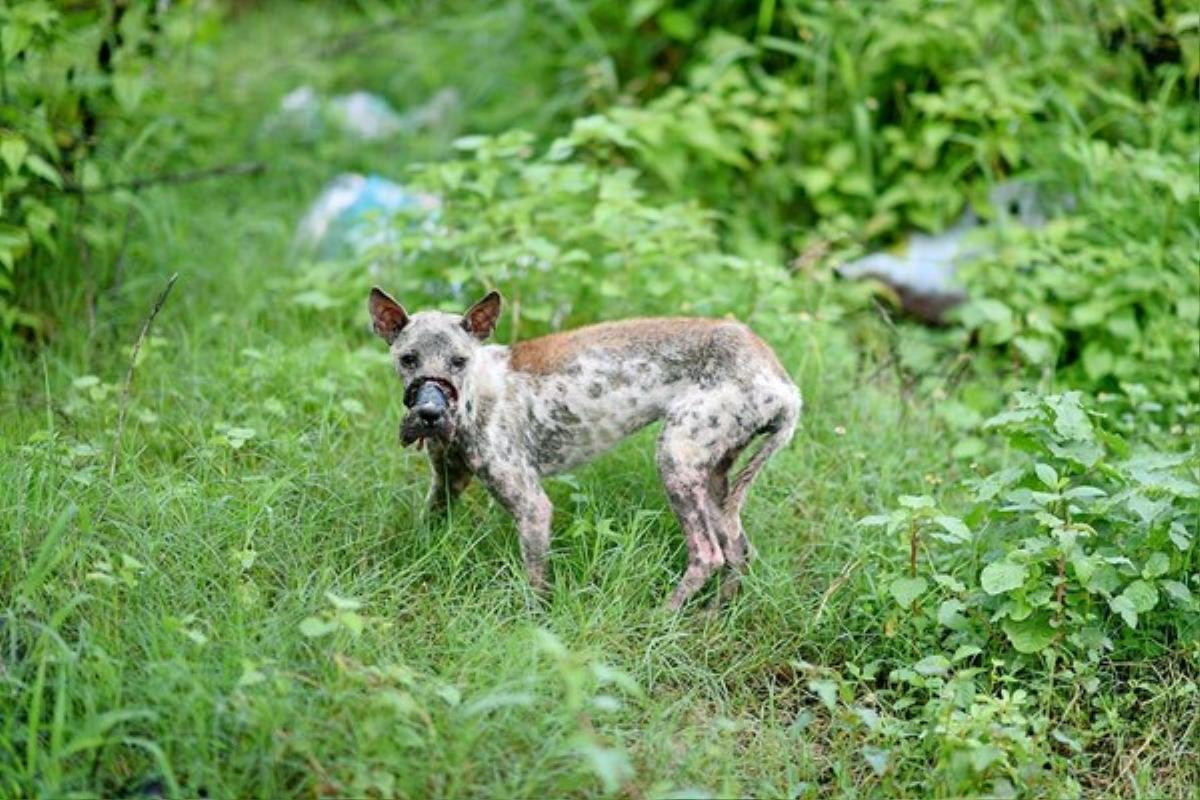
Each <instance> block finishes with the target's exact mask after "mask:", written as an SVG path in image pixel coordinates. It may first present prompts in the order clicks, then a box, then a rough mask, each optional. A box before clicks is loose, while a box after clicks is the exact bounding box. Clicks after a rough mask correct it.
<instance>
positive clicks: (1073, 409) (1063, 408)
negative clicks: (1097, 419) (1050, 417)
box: [1046, 392, 1095, 442]
mask: <svg viewBox="0 0 1200 800" xmlns="http://www.w3.org/2000/svg"><path fill="white" fill-rule="evenodd" d="M1080 397H1081V395H1080V393H1079V392H1067V393H1066V394H1062V395H1057V396H1056V395H1051V396H1049V397H1047V398H1046V404H1047V405H1049V406H1050V407H1051V408H1052V409H1053V410H1054V430H1055V431H1056V432H1057V433H1058V435H1059V436H1061V437H1063V438H1064V439H1067V440H1069V441H1077V442H1091V441H1093V440H1094V438H1095V436H1094V434H1093V431H1092V422H1091V420H1089V419H1088V416H1087V412H1086V411H1084V410H1083V405H1082V403H1081V401H1080Z"/></svg>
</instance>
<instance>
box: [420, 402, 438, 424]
mask: <svg viewBox="0 0 1200 800" xmlns="http://www.w3.org/2000/svg"><path fill="white" fill-rule="evenodd" d="M413 413H414V414H416V415H417V417H419V418H420V419H421V420H422V421H423V422H437V421H438V420H439V419H441V417H442V413H443V409H441V408H438V407H437V406H436V405H433V404H432V403H426V404H422V405H419V406H417V407H416V408H414V409H413Z"/></svg>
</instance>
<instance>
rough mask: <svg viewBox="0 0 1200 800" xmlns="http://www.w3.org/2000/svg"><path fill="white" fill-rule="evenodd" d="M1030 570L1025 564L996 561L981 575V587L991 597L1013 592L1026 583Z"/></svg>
mask: <svg viewBox="0 0 1200 800" xmlns="http://www.w3.org/2000/svg"><path fill="white" fill-rule="evenodd" d="M1028 576H1029V569H1028V568H1027V567H1026V566H1025V565H1024V564H1014V563H1013V562H1011V561H996V562H994V563H992V564H988V565H987V566H986V567H984V568H983V572H981V573H980V574H979V585H980V586H982V587H983V590H984V591H985V592H987V593H988V594H990V595H998V594H1003V593H1005V592H1008V591H1012V590H1013V589H1016V588H1017V587H1019V586H1021V585H1023V584H1024V583H1025V578H1027V577H1028Z"/></svg>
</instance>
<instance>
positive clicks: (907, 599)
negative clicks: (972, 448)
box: [862, 392, 1200, 661]
mask: <svg viewBox="0 0 1200 800" xmlns="http://www.w3.org/2000/svg"><path fill="white" fill-rule="evenodd" d="M1098 420H1099V417H1098V416H1097V415H1095V413H1094V412H1090V411H1089V410H1087V408H1086V407H1085V405H1084V401H1083V397H1082V395H1081V394H1080V393H1078V392H1068V393H1066V394H1062V395H1045V396H1038V395H1033V394H1029V393H1022V394H1019V395H1018V396H1017V399H1016V403H1015V407H1014V408H1012V409H1010V410H1008V411H1005V412H1003V413H1001V414H999V415H997V416H996V417H993V418H992V419H990V420H988V421H987V422H986V423H985V428H986V429H987V430H991V431H993V432H995V433H998V434H1000V435H1002V436H1003V437H1004V438H1005V439H1007V441H1008V442H1009V444H1010V445H1011V446H1012V447H1013V448H1015V449H1017V450H1019V451H1023V452H1025V453H1027V456H1026V457H1025V458H1023V459H1021V460H1020V461H1018V462H1017V463H1015V464H1013V465H1012V466H1009V467H1006V468H1004V469H1001V470H999V471H997V472H993V473H991V474H989V475H985V476H983V477H980V478H978V479H975V480H973V481H971V482H970V483H969V486H970V499H971V501H972V502H973V505H972V507H971V508H970V509H969V510H968V512H967V513H965V514H963V515H962V516H961V519H960V518H959V517H954V516H950V515H947V514H945V513H944V512H941V511H939V510H937V508H936V504H935V501H934V500H933V498H930V497H926V496H922V497H901V498H900V507H899V508H898V509H896V510H895V511H893V512H891V513H890V514H887V515H880V516H875V517H868V518H866V519H864V520H863V521H862V522H863V524H865V525H885V526H886V527H887V528H888V530H889V531H892V532H897V533H902V534H904V535H905V536H906V537H907V538H908V539H909V542H910V546H909V554H910V570H909V574H906V575H901V576H897V577H896V578H894V579H893V580H892V582H891V584H890V586H889V591H890V593H891V595H892V597H893V598H894V599H895V601H896V603H897V604H898V605H899V606H900V607H901V608H902V609H904V610H910V609H911V613H913V614H914V615H917V616H921V617H924V618H925V619H926V620H927V621H928V624H933V625H935V626H936V629H937V630H941V631H943V635H944V638H945V643H946V644H947V645H948V646H958V647H970V648H973V649H974V650H975V651H976V652H979V648H981V647H987V646H988V645H989V643H990V642H991V641H992V640H993V637H994V636H996V635H997V634H1000V633H1003V636H1004V638H1005V639H1006V640H1007V642H1008V644H1009V645H1010V646H1011V647H1012V648H1014V649H1015V650H1016V651H1017V652H1019V653H1026V654H1033V653H1043V652H1051V651H1054V652H1061V653H1065V654H1068V655H1077V656H1083V657H1086V658H1087V659H1088V660H1091V661H1095V660H1097V659H1099V658H1100V657H1101V656H1103V655H1104V654H1106V653H1108V652H1110V651H1112V650H1114V649H1116V647H1117V644H1116V643H1115V641H1114V640H1119V639H1120V637H1121V630H1122V629H1128V630H1133V629H1137V628H1139V626H1140V627H1141V628H1148V629H1149V630H1150V631H1151V632H1152V634H1151V635H1153V636H1157V637H1175V636H1180V637H1182V636H1183V635H1185V632H1189V631H1190V632H1192V633H1194V632H1195V631H1196V629H1197V626H1198V624H1200V621H1198V618H1197V617H1196V611H1197V604H1196V601H1195V598H1194V597H1193V593H1192V589H1191V587H1190V585H1189V584H1192V585H1197V581H1198V580H1200V576H1198V575H1197V574H1196V572H1195V554H1196V544H1195V540H1196V527H1197V516H1196V500H1197V498H1200V484H1198V483H1197V480H1196V475H1197V470H1198V469H1200V460H1198V459H1197V456H1196V454H1195V453H1189V454H1167V453H1158V452H1151V451H1131V448H1130V447H1129V445H1128V444H1127V443H1126V442H1125V441H1124V440H1123V439H1122V438H1120V436H1118V435H1117V434H1115V433H1112V432H1110V431H1107V430H1105V429H1104V428H1102V427H1098V425H1097V422H1098ZM922 531H930V532H929V534H928V538H929V539H932V544H933V545H934V546H932V547H930V548H929V549H928V550H927V551H925V552H926V553H927V563H926V564H925V565H924V566H925V569H923V570H918V561H917V552H918V542H919V541H921V535H922ZM943 545H945V546H943ZM964 548H965V549H967V552H969V553H970V557H968V558H964ZM926 571H930V572H931V573H932V574H931V578H932V583H931V582H930V581H928V580H926V578H925V577H924V576H923V575H920V574H918V572H926ZM931 586H934V587H936V589H935V596H934V600H933V602H931V603H930V604H929V605H928V606H927V607H925V608H922V607H920V606H914V603H916V601H917V600H918V598H920V597H922V596H923V595H925V593H926V591H927V590H928V589H929V588H930V587H931Z"/></svg>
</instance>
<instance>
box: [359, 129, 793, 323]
mask: <svg viewBox="0 0 1200 800" xmlns="http://www.w3.org/2000/svg"><path fill="white" fill-rule="evenodd" d="M594 134H595V132H594V130H593V128H592V126H590V125H588V124H585V123H583V122H580V123H577V124H576V125H575V128H574V130H573V131H572V133H571V135H570V136H567V137H564V138H561V139H558V140H556V141H555V142H554V143H553V144H552V145H551V146H550V147H549V149H548V150H547V151H546V152H545V153H543V154H542V155H541V156H536V155H535V152H536V151H535V148H534V146H533V137H532V136H531V135H530V134H527V133H524V132H520V131H513V132H509V133H505V134H502V135H500V136H496V137H487V136H473V137H469V138H465V139H461V140H459V141H458V142H457V143H456V146H457V147H458V149H459V150H460V151H463V152H464V153H467V154H470V157H468V158H461V159H457V160H451V161H445V162H440V163H437V164H430V165H426V166H424V167H422V168H421V169H420V170H419V171H418V173H417V180H418V182H419V183H421V184H422V185H423V186H424V187H426V188H428V189H430V190H432V191H435V192H438V193H439V194H441V195H442V196H443V203H444V215H443V217H442V220H441V222H442V226H443V227H442V229H441V230H440V231H439V232H437V233H436V234H434V235H432V236H430V235H428V234H426V233H422V232H413V231H411V230H407V229H405V230H404V232H403V233H402V235H401V239H402V244H401V248H400V255H399V257H398V260H399V262H400V265H401V270H400V274H401V276H402V280H403V281H404V283H405V284H407V285H408V286H410V287H414V288H416V289H417V290H418V291H419V290H420V289H422V288H424V289H425V291H426V292H428V293H431V294H439V293H442V292H439V291H438V289H439V288H441V289H442V290H443V291H444V290H445V289H450V290H451V291H452V292H453V291H454V290H456V289H458V290H459V292H458V293H459V295H460V296H462V294H463V293H462V291H461V289H459V287H462V286H463V285H464V284H466V283H468V282H469V281H472V280H480V279H481V278H482V279H483V280H485V281H487V282H489V283H491V284H492V285H497V286H501V287H504V288H505V289H506V291H507V292H508V293H509V295H510V308H511V310H512V315H513V316H512V320H513V330H512V334H513V335H517V333H518V331H517V328H518V327H519V326H521V325H522V324H524V325H528V326H530V327H533V328H534V330H545V329H546V328H547V327H551V326H553V327H558V326H562V325H570V324H573V323H578V322H580V321H586V320H590V319H593V318H595V317H596V316H597V315H599V314H603V316H605V317H620V316H626V315H632V314H638V313H650V312H655V311H657V312H659V313H662V312H663V311H664V310H666V307H665V306H664V304H665V303H667V302H669V301H670V299H671V298H682V302H680V303H679V305H678V307H677V309H676V310H677V311H679V312H682V313H697V314H709V315H712V314H719V313H721V312H723V311H726V310H729V309H733V308H739V307H742V308H746V307H748V306H750V305H752V304H753V302H754V299H755V298H756V297H757V296H758V293H759V291H760V290H761V289H762V288H763V287H765V286H769V285H770V284H771V282H772V280H773V279H774V280H775V281H778V279H779V278H780V273H779V271H774V272H773V271H772V270H771V269H769V268H767V267H765V266H764V265H762V264H759V263H756V262H754V261H751V260H748V259H745V258H739V257H735V256H731V255H725V254H722V253H721V252H719V250H718V248H717V246H716V234H715V231H714V229H713V227H712V224H711V222H712V218H711V214H709V213H708V212H706V211H704V210H703V209H701V208H700V207H699V206H698V205H696V204H695V203H691V202H670V203H665V204H659V203H655V202H652V201H651V200H649V199H648V198H647V196H646V194H645V192H644V191H643V189H642V188H641V187H640V185H639V183H640V181H639V177H640V176H639V174H638V172H637V171H636V170H634V169H631V168H625V169H619V170H607V169H601V168H599V167H597V166H596V165H594V164H590V163H587V162H586V161H580V160H576V159H573V158H572V155H573V154H574V152H575V150H576V148H577V147H579V146H580V144H581V143H583V142H586V141H588V140H590V139H591V138H592V137H593V136H594ZM368 257H369V258H372V259H375V260H381V261H383V262H384V263H387V262H388V261H393V262H394V261H395V260H397V254H396V252H395V250H394V249H384V250H381V251H378V252H374V253H369V254H368ZM521 333H524V331H521Z"/></svg>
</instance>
